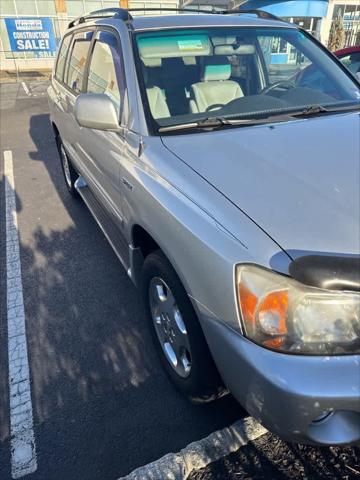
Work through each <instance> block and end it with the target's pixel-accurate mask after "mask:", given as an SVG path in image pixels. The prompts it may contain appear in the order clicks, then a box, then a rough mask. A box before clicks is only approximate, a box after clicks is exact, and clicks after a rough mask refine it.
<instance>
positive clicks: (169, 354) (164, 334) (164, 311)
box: [149, 277, 191, 378]
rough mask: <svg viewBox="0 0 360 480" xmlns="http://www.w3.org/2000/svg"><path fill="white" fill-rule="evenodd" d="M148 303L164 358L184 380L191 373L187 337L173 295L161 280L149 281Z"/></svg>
mask: <svg viewBox="0 0 360 480" xmlns="http://www.w3.org/2000/svg"><path fill="white" fill-rule="evenodd" d="M149 301H150V310H151V316H152V320H153V322H154V326H155V331H156V334H157V337H158V339H159V342H160V345H161V348H162V349H163V352H164V354H165V357H166V359H167V361H168V362H169V364H170V365H171V367H172V368H173V369H174V370H175V372H176V373H177V374H178V375H179V376H180V377H182V378H186V377H187V376H188V375H189V374H190V371H191V350H190V343H189V337H188V334H187V330H186V327H185V323H184V320H183V318H182V315H181V313H180V310H179V308H178V306H177V304H176V301H175V298H174V295H173V294H172V291H171V290H170V288H169V287H168V286H167V285H166V283H165V282H164V280H163V279H162V278H160V277H154V278H152V279H151V281H150V284H149Z"/></svg>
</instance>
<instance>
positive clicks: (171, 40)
mask: <svg viewBox="0 0 360 480" xmlns="http://www.w3.org/2000/svg"><path fill="white" fill-rule="evenodd" d="M138 48H139V53H140V57H141V59H142V60H143V61H146V60H147V59H150V58H173V57H196V56H203V55H210V53H211V44H210V40H209V37H208V36H207V35H204V34H195V35H173V36H161V37H142V38H141V37H140V38H138Z"/></svg>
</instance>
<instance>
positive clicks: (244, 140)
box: [162, 113, 360, 258]
mask: <svg viewBox="0 0 360 480" xmlns="http://www.w3.org/2000/svg"><path fill="white" fill-rule="evenodd" d="M162 140H163V142H164V144H165V146H166V147H167V148H168V149H169V150H170V151H172V152H173V153H174V154H175V155H176V156H178V157H179V158H180V159H181V160H182V161H183V162H185V163H186V164H187V165H188V166H189V167H191V168H192V169H193V170H195V171H196V172H197V173H198V174H199V175H201V176H202V177H203V178H204V179H205V180H206V181H207V182H209V183H210V184H211V185H213V187H215V188H216V189H217V190H218V191H219V192H220V193H221V194H222V195H224V196H226V197H227V198H228V199H229V200H230V201H231V202H232V203H233V204H235V205H236V206H237V207H238V208H239V209H241V210H242V211H243V212H244V213H245V214H246V215H247V216H249V217H250V218H251V219H252V220H253V221H254V222H255V223H256V224H257V225H258V226H259V227H261V228H262V229H263V230H265V231H266V233H267V234H268V235H269V236H270V237H272V238H273V239H274V240H275V241H276V242H277V243H278V244H279V245H280V246H281V247H282V248H283V249H284V250H286V251H287V252H288V254H289V255H290V256H291V257H292V258H297V257H300V256H303V255H308V254H314V253H328V254H337V255H344V254H351V255H354V254H359V253H360V227H359V221H360V191H359V183H360V169H359V164H360V115H359V114H358V113H347V114H337V115H331V116H327V117H325V116H323V117H317V118H311V119H306V120H297V121H292V122H287V123H277V124H272V125H260V126H252V127H250V126H249V127H242V128H231V129H226V130H220V131H216V132H215V131H214V132H208V133H195V134H187V135H174V136H172V135H171V136H164V137H162ZM219 220H220V219H219Z"/></svg>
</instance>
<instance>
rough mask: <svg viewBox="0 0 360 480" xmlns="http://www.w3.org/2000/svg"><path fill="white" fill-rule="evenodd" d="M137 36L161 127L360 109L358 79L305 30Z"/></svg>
mask: <svg viewBox="0 0 360 480" xmlns="http://www.w3.org/2000/svg"><path fill="white" fill-rule="evenodd" d="M135 39H136V46H137V54H138V62H137V63H138V75H139V83H140V86H141V89H142V95H143V97H144V103H145V104H147V106H148V112H149V118H150V121H151V123H152V125H153V126H154V127H155V129H159V128H160V129H161V128H162V127H169V126H176V125H183V124H186V123H191V122H197V121H199V120H204V119H209V118H214V117H217V118H219V117H221V118H225V119H226V118H237V117H238V118H239V119H256V118H262V117H265V116H270V115H271V114H272V113H274V114H275V113H276V114H280V113H281V112H291V111H295V110H299V109H300V110H301V111H303V109H308V108H310V109H313V108H314V106H316V107H317V108H322V107H323V110H325V109H331V108H335V107H340V106H347V107H348V108H349V106H350V108H352V107H351V106H352V105H353V106H354V108H356V107H358V106H359V102H360V91H359V87H358V85H357V84H356V82H354V81H353V80H352V79H351V77H349V76H348V75H346V73H345V72H344V71H343V70H342V69H341V68H340V67H339V65H338V64H337V63H336V62H334V61H333V60H332V59H331V57H330V56H328V55H327V54H326V53H325V52H324V51H323V50H322V49H321V48H320V47H319V46H318V45H317V44H316V43H315V42H314V41H313V40H312V38H311V37H310V36H308V35H306V34H305V33H304V32H303V31H301V30H298V29H294V28H270V27H268V28H264V27H262V28H256V27H216V28H207V29H206V28H201V29H200V28H199V29H193V28H192V29H181V30H163V31H156V32H144V33H138V34H136V36H135ZM223 123H224V122H223Z"/></svg>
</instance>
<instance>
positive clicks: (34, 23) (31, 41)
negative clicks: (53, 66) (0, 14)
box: [5, 17, 56, 58]
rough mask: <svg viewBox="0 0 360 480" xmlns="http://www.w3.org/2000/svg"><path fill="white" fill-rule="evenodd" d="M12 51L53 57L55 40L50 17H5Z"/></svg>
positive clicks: (41, 56)
mask: <svg viewBox="0 0 360 480" xmlns="http://www.w3.org/2000/svg"><path fill="white" fill-rule="evenodd" d="M5 24H6V29H7V32H8V36H9V41H10V47H11V50H12V51H13V52H35V53H36V56H37V57H40V58H47V57H54V56H55V52H56V40H55V35H54V29H53V24H52V20H51V18H47V17H33V18H5Z"/></svg>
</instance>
